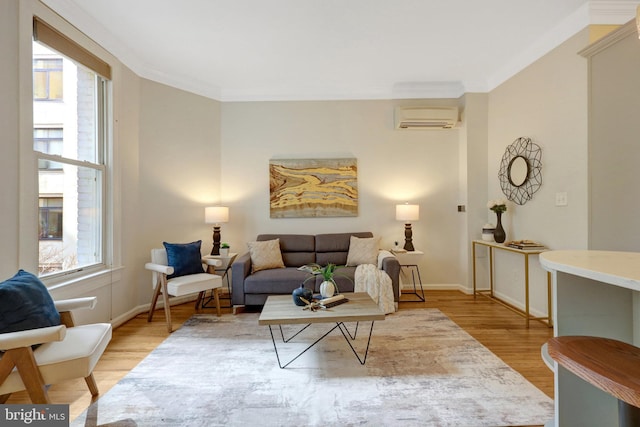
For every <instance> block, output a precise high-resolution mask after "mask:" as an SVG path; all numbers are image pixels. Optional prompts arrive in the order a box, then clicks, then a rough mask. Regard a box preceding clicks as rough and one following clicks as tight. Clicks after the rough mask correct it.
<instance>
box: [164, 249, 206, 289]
mask: <svg viewBox="0 0 640 427" xmlns="http://www.w3.org/2000/svg"><path fill="white" fill-rule="evenodd" d="M162 244H163V245H164V248H165V249H166V251H167V261H168V262H169V265H170V266H171V267H173V274H171V275H169V276H167V278H169V279H171V278H173V277H179V276H186V275H188V274H196V273H204V269H203V268H202V255H201V254H200V246H201V245H202V240H198V241H197V242H191V243H167V242H162Z"/></svg>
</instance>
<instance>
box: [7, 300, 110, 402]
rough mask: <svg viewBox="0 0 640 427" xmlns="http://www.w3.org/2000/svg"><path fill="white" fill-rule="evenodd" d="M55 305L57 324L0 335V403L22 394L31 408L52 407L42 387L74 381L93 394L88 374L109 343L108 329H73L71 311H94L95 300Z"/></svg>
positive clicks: (100, 326) (94, 389)
mask: <svg viewBox="0 0 640 427" xmlns="http://www.w3.org/2000/svg"><path fill="white" fill-rule="evenodd" d="M54 305H55V308H56V309H57V310H58V312H59V315H60V321H61V324H60V325H56V326H48V327H40V328H34V329H27V330H22V331H16V332H7V333H1V334H0V351H3V352H4V353H3V354H2V358H1V359H0V403H4V402H6V401H7V399H8V398H9V396H10V395H11V393H14V392H17V391H21V390H27V393H28V394H29V397H30V399H31V401H32V402H33V403H36V404H38V403H41V404H48V403H51V401H50V400H49V396H48V394H47V385H48V384H55V383H58V382H61V381H64V380H68V379H73V378H84V379H85V381H86V383H87V386H88V387H89V391H90V392H91V395H92V396H97V395H98V393H99V392H98V387H97V385H96V382H95V379H94V377H93V369H94V367H95V366H96V364H97V363H98V360H99V359H100V357H101V356H102V354H103V353H104V350H105V349H106V348H107V344H109V341H110V340H111V325H110V324H109V323H95V324H89V325H81V326H74V322H73V316H72V313H71V311H72V310H76V309H92V308H94V307H95V305H96V298H95V297H89V298H76V299H71V300H62V301H55V302H54Z"/></svg>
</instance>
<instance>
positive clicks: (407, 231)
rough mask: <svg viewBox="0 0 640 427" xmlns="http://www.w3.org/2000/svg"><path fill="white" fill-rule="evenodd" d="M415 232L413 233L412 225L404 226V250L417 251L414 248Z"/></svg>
mask: <svg viewBox="0 0 640 427" xmlns="http://www.w3.org/2000/svg"><path fill="white" fill-rule="evenodd" d="M412 237H413V232H412V231H411V224H405V225H404V250H405V251H410V252H413V251H415V250H416V249H415V248H414V247H413V239H412Z"/></svg>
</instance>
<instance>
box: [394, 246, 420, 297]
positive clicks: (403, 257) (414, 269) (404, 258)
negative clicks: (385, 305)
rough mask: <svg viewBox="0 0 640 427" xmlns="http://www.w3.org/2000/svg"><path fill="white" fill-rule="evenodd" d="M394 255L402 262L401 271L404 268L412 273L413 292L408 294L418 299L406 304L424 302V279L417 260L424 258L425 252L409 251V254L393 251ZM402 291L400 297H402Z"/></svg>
mask: <svg viewBox="0 0 640 427" xmlns="http://www.w3.org/2000/svg"><path fill="white" fill-rule="evenodd" d="M392 252H393V254H394V255H395V256H396V258H398V261H399V262H400V271H402V269H403V268H406V269H409V270H410V271H411V281H412V283H413V292H407V294H408V295H415V296H417V297H418V299H413V300H408V301H406V302H424V301H425V298H424V288H423V287H422V278H421V277H420V268H419V267H418V264H417V261H416V259H417V258H419V257H421V256H423V255H424V252H422V251H407V252H395V251H392ZM416 276H417V278H418V283H417V285H420V293H418V288H417V285H416ZM402 293H403V292H402V290H401V291H400V295H402Z"/></svg>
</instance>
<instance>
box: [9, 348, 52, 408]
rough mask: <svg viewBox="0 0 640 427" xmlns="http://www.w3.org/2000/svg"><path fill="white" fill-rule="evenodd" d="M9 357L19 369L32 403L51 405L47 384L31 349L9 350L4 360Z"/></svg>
mask: <svg viewBox="0 0 640 427" xmlns="http://www.w3.org/2000/svg"><path fill="white" fill-rule="evenodd" d="M7 356H10V357H11V358H12V359H13V363H15V365H16V367H17V368H18V372H19V373H20V378H22V382H23V383H24V385H25V387H26V388H27V393H28V394H29V397H30V398H31V402H32V403H35V404H39V403H43V404H45V403H51V400H49V395H48V394H47V389H46V384H45V383H44V380H43V379H42V375H41V374H40V370H39V369H38V365H36V359H35V357H34V356H33V351H32V350H31V347H22V348H16V349H12V350H7V352H6V353H5V354H4V356H3V357H2V358H3V359H4V358H5V357H7Z"/></svg>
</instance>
